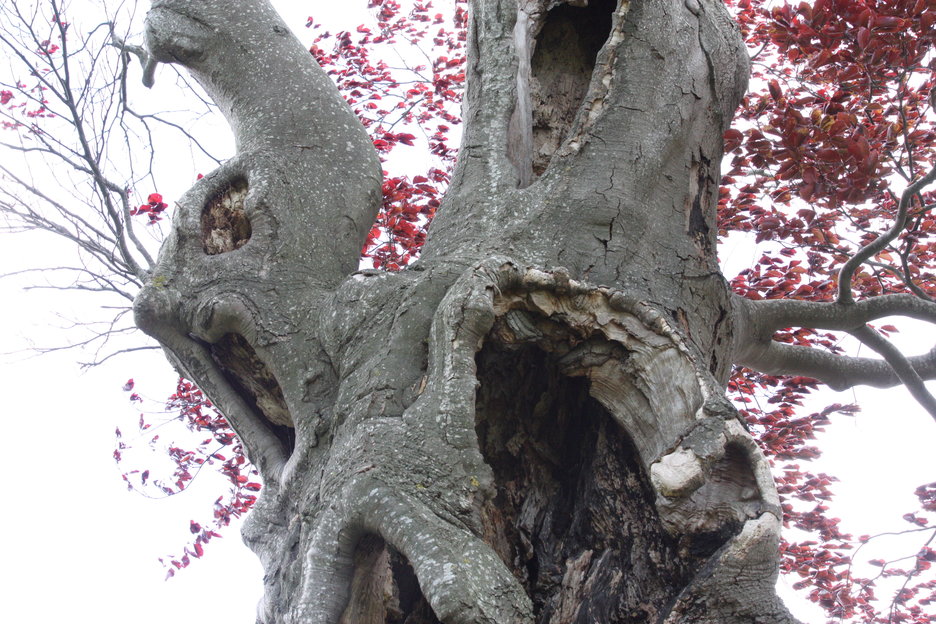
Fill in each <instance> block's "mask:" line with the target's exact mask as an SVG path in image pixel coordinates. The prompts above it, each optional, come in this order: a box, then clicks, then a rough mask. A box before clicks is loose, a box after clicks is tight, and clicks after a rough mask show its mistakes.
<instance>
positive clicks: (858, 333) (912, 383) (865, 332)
mask: <svg viewBox="0 0 936 624" xmlns="http://www.w3.org/2000/svg"><path fill="white" fill-rule="evenodd" d="M849 333H851V335H852V336H854V337H855V338H857V339H858V340H860V341H861V342H862V343H863V344H865V345H867V346H869V347H871V348H872V349H874V350H875V351H876V352H877V353H879V354H880V355H881V356H882V357H883V358H884V360H885V361H886V362H887V363H888V364H889V365H890V367H891V369H893V371H894V374H895V375H897V377H898V378H899V379H900V381H901V383H903V385H905V386H906V387H907V389H908V390H909V391H910V394H911V395H913V398H914V399H916V400H917V401H918V402H919V403H920V405H922V406H923V407H925V408H926V411H928V412H929V413H930V415H931V416H932V417H933V418H936V398H933V395H932V394H930V393H929V391H928V390H927V389H926V385H924V383H923V379H922V378H921V377H920V374H919V373H918V372H917V370H916V369H915V368H914V366H913V364H912V363H911V362H910V360H909V358H907V356H905V355H904V354H903V353H901V352H900V350H899V349H898V348H897V347H895V346H894V345H893V344H891V342H890V341H889V340H887V339H886V338H884V336H882V335H881V334H879V333H877V332H876V331H875V330H874V329H872V328H871V327H868V326H867V325H865V326H864V327H861V328H859V329H857V330H855V331H852V332H849Z"/></svg>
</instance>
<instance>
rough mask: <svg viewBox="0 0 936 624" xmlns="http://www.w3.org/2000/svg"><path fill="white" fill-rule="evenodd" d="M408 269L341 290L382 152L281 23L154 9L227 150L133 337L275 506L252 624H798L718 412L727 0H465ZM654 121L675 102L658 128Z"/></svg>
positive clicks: (186, 7) (759, 507) (247, 533)
mask: <svg viewBox="0 0 936 624" xmlns="http://www.w3.org/2000/svg"><path fill="white" fill-rule="evenodd" d="M469 40H470V60H469V68H468V74H469V82H468V92H467V96H466V104H465V111H464V116H465V121H466V131H465V138H464V142H463V146H462V150H461V155H460V160H459V163H458V165H457V169H456V173H455V176H454V182H453V185H452V187H451V189H450V191H449V192H448V194H447V196H446V199H445V201H444V203H443V206H442V208H441V209H440V211H439V216H438V217H437V219H436V222H435V223H434V224H433V226H432V230H431V232H430V236H429V240H428V242H427V245H426V247H425V250H424V252H423V255H422V257H421V259H420V260H419V261H418V262H417V263H416V264H415V265H413V266H411V267H410V268H408V269H407V270H405V271H402V272H400V273H397V274H387V273H380V272H374V271H362V272H354V269H355V265H356V262H357V255H358V251H359V250H360V248H361V243H362V240H363V236H364V234H365V232H366V231H367V228H368V227H369V226H370V224H371V221H372V219H373V217H374V215H375V213H376V209H377V203H378V201H379V185H380V168H379V166H378V162H377V159H376V157H375V155H374V152H373V149H372V147H371V145H370V143H369V140H368V138H367V136H366V134H365V133H364V131H363V130H362V129H361V128H360V126H359V125H358V124H357V122H356V120H355V119H354V117H353V115H352V113H351V112H350V110H348V108H347V106H345V104H344V103H343V102H342V101H341V98H340V96H339V95H338V94H337V92H336V91H335V89H334V87H333V86H332V85H331V84H330V83H329V82H328V80H327V78H326V77H325V76H324V74H323V73H322V72H321V70H320V69H319V68H318V67H317V66H316V65H315V63H314V61H313V60H312V57H311V56H310V55H309V54H308V53H307V52H306V51H305V50H304V49H303V48H302V46H301V45H300V44H299V43H298V42H297V41H295V39H294V38H293V37H292V36H291V35H290V34H289V33H288V30H287V29H286V27H285V25H283V24H282V22H281V21H280V20H279V18H278V17H277V16H276V15H275V13H274V12H273V11H272V10H271V9H270V8H269V7H268V6H267V4H266V2H264V1H263V0H242V1H240V2H238V3H237V9H236V10H233V9H232V7H231V4H230V3H229V2H222V1H220V0H157V1H155V2H154V3H153V9H152V11H151V12H150V14H149V17H148V20H147V43H148V47H149V50H150V53H151V54H152V56H153V58H154V59H156V60H158V61H160V62H176V63H181V64H183V65H184V66H186V67H187V68H188V70H189V71H191V72H192V74H193V75H194V76H195V78H196V79H198V80H199V81H200V82H201V83H202V84H203V85H204V86H205V88H206V89H207V90H208V92H209V93H210V94H211V95H212V97H214V98H215V99H216V101H217V102H218V103H219V105H220V106H221V108H222V109H223V110H224V112H225V114H226V115H227V116H228V118H229V119H230V122H231V125H232V128H233V129H234V132H235V134H236V137H237V145H238V154H237V156H236V157H235V158H234V159H233V160H232V161H231V162H229V163H227V164H225V165H224V166H223V167H221V169H219V170H218V171H216V172H214V173H213V174H210V175H208V176H206V177H205V178H204V179H202V180H201V181H199V182H198V183H197V184H196V185H195V186H194V187H193V188H192V190H191V191H190V192H189V193H188V194H187V195H186V196H185V197H184V198H183V199H182V201H181V202H180V208H179V211H178V213H177V217H176V221H175V223H174V227H173V234H172V236H171V237H170V238H169V239H168V240H167V242H166V244H165V246H164V248H163V250H162V252H161V255H160V260H159V266H158V270H157V271H156V272H155V274H154V276H153V278H152V279H151V281H150V283H149V284H148V285H147V286H146V288H144V290H143V291H142V292H141V294H140V296H139V297H138V299H137V302H136V315H137V320H138V323H139V324H140V326H141V327H142V328H143V329H144V330H146V331H147V332H149V333H150V334H152V335H153V336H155V337H156V338H157V339H159V340H160V341H161V343H162V344H163V345H164V346H165V348H166V351H167V353H168V355H169V357H170V359H171V360H172V361H173V362H174V363H175V365H176V366H177V367H178V368H179V370H180V371H181V372H182V373H183V374H184V375H186V376H187V377H189V378H191V379H193V380H195V381H196V382H197V383H198V384H199V385H200V387H202V389H204V390H205V391H206V392H207V394H208V396H209V397H211V399H212V400H213V401H214V402H215V403H216V404H217V405H218V406H219V407H220V408H221V409H222V410H223V411H224V413H225V414H226V415H227V416H228V417H229V420H230V421H231V423H232V424H233V426H234V427H235V429H236V430H237V432H238V434H239V435H240V436H241V437H242V439H243V441H244V443H245V447H246V448H247V450H248V454H249V456H250V458H251V459H252V460H253V461H254V463H255V464H257V466H258V467H259V468H260V471H261V473H262V476H263V479H264V485H265V487H264V489H263V494H262V497H261V499H260V501H259V502H258V504H257V507H256V509H255V510H254V512H252V515H251V517H250V518H249V520H248V522H247V524H246V525H245V528H244V538H245V540H246V541H247V543H248V545H249V546H250V547H251V548H252V549H253V550H254V551H255V552H256V553H257V554H258V556H259V557H260V558H261V560H262V562H263V565H264V567H265V570H266V575H265V583H266V595H265V597H264V600H263V602H262V604H261V605H260V607H259V612H258V621H260V622H264V623H265V624H273V623H279V622H288V623H292V624H299V623H302V624H306V623H310V624H311V623H315V624H338V623H352V622H353V623H355V624H368V623H385V622H386V623H389V622H393V623H397V622H399V623H408V624H430V623H433V622H442V623H444V624H468V623H472V624H475V623H484V622H486V623H492V624H494V623H496V624H512V623H516V624H520V623H524V624H527V623H533V622H536V623H537V624H566V623H569V624H571V623H583V624H584V623H586V622H588V623H599V624H611V623H615V624H617V623H625V622H627V623H630V622H634V623H636V622H660V623H662V622H665V623H676V622H680V623H688V622H693V623H703V622H704V623H708V622H711V623H713V624H714V623H715V622H718V623H721V624H724V623H732V622H737V623H741V622H764V623H777V624H780V623H786V622H792V619H791V618H790V617H789V615H788V614H787V613H786V611H785V609H784V608H783V606H782V604H781V603H780V602H779V601H778V600H777V599H776V597H775V596H774V590H773V584H774V581H775V578H776V572H777V539H778V537H777V536H778V531H779V520H778V517H779V513H780V512H779V507H778V503H777V497H776V492H775V490H774V486H773V482H772V480H771V477H770V474H769V470H768V468H767V464H766V462H765V460H764V458H763V456H762V455H761V454H760V452H759V451H758V449H757V447H756V445H755V444H754V442H753V440H752V439H751V438H750V436H749V435H748V434H747V432H746V431H745V430H744V427H743V425H742V424H741V423H740V421H739V420H738V419H737V415H736V413H735V411H734V410H733V408H732V407H731V406H730V404H729V403H728V402H727V400H726V399H725V398H724V395H723V392H722V384H723V383H724V380H725V376H726V373H727V371H728V368H729V366H730V364H731V357H732V354H731V352H730V348H731V341H730V339H729V337H730V335H731V332H732V329H733V326H732V323H733V311H732V308H731V304H730V296H729V292H728V289H727V286H726V283H725V280H724V279H723V278H722V276H721V274H720V273H719V272H718V269H717V265H716V259H715V256H714V238H713V237H714V232H715V229H716V228H715V225H714V219H715V201H716V192H717V180H718V175H719V171H718V169H719V162H720V159H721V144H722V133H723V131H724V129H725V127H726V125H727V123H728V122H729V120H730V117H731V114H732V112H733V110H734V107H735V105H736V103H737V101H738V99H739V98H740V96H741V94H742V91H743V89H744V85H745V82H746V76H747V64H746V63H747V57H746V55H745V51H744V47H743V45H742V43H741V41H740V38H739V36H738V34H737V32H736V30H735V27H734V25H733V24H732V22H731V21H730V19H729V17H728V16H727V14H726V12H725V9H724V7H723V6H722V5H721V3H720V2H718V1H717V0H641V1H639V2H638V1H636V0H635V1H634V2H632V3H629V2H627V1H626V0H618V1H616V2H615V1H611V0H590V1H585V0H578V1H574V2H573V1H569V2H562V1H558V0H553V1H548V0H476V1H475V2H474V3H473V4H472V19H471V25H470V32H469ZM661 103H662V104H661Z"/></svg>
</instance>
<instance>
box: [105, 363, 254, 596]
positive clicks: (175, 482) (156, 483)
mask: <svg viewBox="0 0 936 624" xmlns="http://www.w3.org/2000/svg"><path fill="white" fill-rule="evenodd" d="M134 386H135V383H134V381H133V379H130V380H128V381H127V383H126V384H124V387H123V389H124V391H125V392H130V391H131V390H133V388H134ZM131 400H134V401H142V398H141V397H140V396H139V395H137V394H133V395H131ZM165 408H166V410H168V411H169V412H170V413H172V414H173V415H172V417H171V418H169V419H167V420H164V421H162V422H160V423H159V425H158V426H155V427H154V426H153V424H151V423H150V422H149V421H148V420H147V417H146V416H145V415H144V414H140V419H139V425H138V429H139V431H138V434H139V435H138V437H139V438H140V439H142V440H144V441H145V442H146V444H147V445H148V446H149V447H151V448H157V443H158V442H159V439H160V434H159V433H155V431H156V430H161V428H162V426H164V425H166V424H167V423H169V422H173V421H175V422H181V423H182V424H184V425H185V428H186V429H188V431H189V432H191V434H192V435H190V436H189V437H190V438H192V440H191V441H190V442H186V443H184V444H177V443H170V444H168V445H167V446H165V448H164V451H165V453H166V455H167V456H168V457H169V459H170V460H171V462H172V465H173V466H174V470H173V472H172V476H171V477H170V478H169V479H168V480H163V479H155V480H150V471H149V470H143V471H142V472H141V471H140V470H130V471H128V472H125V473H123V475H122V476H123V480H124V481H125V482H126V484H127V489H129V490H134V491H137V492H140V493H142V494H143V495H145V496H148V497H153V498H158V497H166V496H173V495H175V494H179V493H180V492H183V491H185V490H186V489H187V488H188V487H189V486H190V485H191V483H192V480H193V479H194V478H195V476H197V475H198V473H199V472H201V470H202V468H203V467H205V466H212V468H213V469H214V470H216V471H217V472H219V473H220V474H222V475H223V476H224V477H225V478H226V479H227V481H229V482H230V490H229V491H228V492H227V494H225V495H222V496H219V497H218V498H217V500H215V502H214V511H213V518H212V520H211V522H210V524H211V525H212V527H213V528H212V529H205V528H203V526H202V524H201V523H198V522H195V521H194V520H191V521H190V522H189V530H190V531H191V533H192V534H193V535H195V537H194V539H193V541H192V542H190V543H189V544H188V545H187V546H186V547H185V548H184V550H183V556H182V557H175V558H170V560H169V563H168V564H166V565H168V566H172V567H170V568H169V571H168V575H167V578H168V577H171V576H173V575H174V574H175V570H176V569H178V568H184V567H186V566H188V565H189V563H191V558H192V557H194V558H196V559H197V558H199V557H201V556H202V555H203V554H204V545H205V544H207V543H208V542H209V541H211V539H212V538H214V537H221V535H220V534H219V533H218V531H220V530H221V529H222V528H224V527H226V526H227V525H228V524H230V522H231V519H232V518H239V517H240V516H241V515H243V514H245V513H246V512H247V511H249V510H250V508H251V507H253V505H254V503H255V502H256V501H257V497H256V494H255V493H256V492H259V491H260V488H261V486H260V484H259V483H257V482H255V481H251V478H252V477H256V476H257V471H256V470H255V469H254V468H253V466H251V465H250V463H249V462H248V461H247V457H246V455H245V454H244V449H243V447H242V446H241V444H240V441H239V440H238V439H237V437H236V436H235V435H234V432H233V430H232V429H231V427H230V425H229V424H228V422H227V420H225V419H224V416H222V415H221V413H220V412H218V411H217V410H216V409H214V406H212V404H211V402H210V401H209V400H208V399H207V398H206V397H205V396H204V395H203V394H202V392H201V390H199V389H198V388H196V387H195V385H194V384H192V383H191V382H189V381H186V380H184V379H179V381H178V384H177V385H176V391H175V393H173V394H172V395H171V396H170V397H169V399H168V400H167V401H166V403H165ZM116 437H117V448H116V449H115V450H114V459H115V460H116V461H117V462H118V463H119V462H121V461H122V460H123V454H124V452H125V451H127V450H129V449H130V448H131V445H130V444H129V443H127V442H125V441H124V439H123V434H122V432H121V431H120V429H117V431H116ZM137 475H138V476H137ZM161 561H162V560H161Z"/></svg>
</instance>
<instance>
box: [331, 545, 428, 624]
mask: <svg viewBox="0 0 936 624" xmlns="http://www.w3.org/2000/svg"><path fill="white" fill-rule="evenodd" d="M338 624H440V623H439V620H438V619H437V618H436V616H435V614H434V613H433V612H432V608H431V607H430V606H429V602H428V601H427V600H426V598H425V596H423V594H422V591H421V590H420V589H419V584H418V583H417V581H416V574H415V572H413V568H412V567H411V566H410V564H409V562H408V561H407V560H406V558H405V557H404V556H403V555H401V554H400V553H399V552H397V551H396V550H395V549H394V548H392V547H391V546H389V545H388V544H387V543H386V542H384V541H383V540H382V539H381V538H380V537H378V536H376V535H366V536H364V537H363V538H362V539H361V541H360V542H358V545H357V548H356V549H355V551H354V577H353V579H352V581H351V592H350V597H349V600H348V606H347V607H346V608H345V610H344V613H343V614H342V616H341V620H339V623H338Z"/></svg>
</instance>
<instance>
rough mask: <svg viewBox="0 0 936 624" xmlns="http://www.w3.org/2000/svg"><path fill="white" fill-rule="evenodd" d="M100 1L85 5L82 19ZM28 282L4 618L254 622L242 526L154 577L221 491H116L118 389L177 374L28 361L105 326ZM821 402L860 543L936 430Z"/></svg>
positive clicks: (293, 16)
mask: <svg viewBox="0 0 936 624" xmlns="http://www.w3.org/2000/svg"><path fill="white" fill-rule="evenodd" d="M96 4H97V3H95V2H91V3H90V6H91V8H90V9H87V10H94V5H96ZM275 4H277V5H278V6H279V8H280V9H281V10H282V11H283V12H284V13H285V19H286V21H287V23H288V24H289V25H290V26H291V27H293V29H294V30H296V32H297V34H299V35H300V37H304V38H305V39H306V40H307V39H308V34H309V33H308V31H307V30H306V29H305V28H303V26H304V24H305V19H306V16H308V15H314V16H316V20H317V21H319V22H326V21H328V20H330V19H332V18H333V17H332V16H330V15H328V13H329V12H334V11H335V9H334V8H333V7H334V6H335V5H336V4H338V3H333V2H324V1H320V0H307V1H303V2H285V1H280V2H275ZM77 6H78V5H76V7H77ZM340 6H341V7H342V10H343V11H344V12H345V14H346V15H345V19H346V20H347V23H348V24H352V25H353V24H356V23H359V22H360V21H362V20H361V17H359V16H355V15H354V14H353V13H352V12H351V11H352V9H353V10H354V11H357V12H359V13H360V12H362V11H364V8H365V7H366V0H354V1H351V0H345V1H344V2H342V3H341V4H340ZM158 88H159V83H157V89H158ZM219 141H220V142H221V143H222V144H223V143H224V142H225V141H226V139H223V138H219ZM177 177H178V178H179V179H180V180H181V181H183V183H182V184H180V188H179V192H181V190H183V189H184V186H185V184H187V182H184V180H186V179H189V178H190V177H191V171H190V170H186V171H183V172H180V173H179V175H178V176H177ZM160 190H163V189H160ZM67 253H68V250H67V249H66V248H62V247H61V246H57V245H55V244H53V243H52V242H51V241H49V240H48V239H47V238H44V237H40V236H23V237H17V238H12V237H4V238H3V240H2V242H0V266H2V267H3V270H4V271H6V270H10V269H12V268H16V267H28V266H38V265H39V264H41V263H45V261H46V260H47V259H48V258H49V257H50V256H52V257H55V254H67ZM753 253H754V252H752V251H751V250H749V249H747V248H745V247H744V246H739V247H737V248H734V249H732V250H729V251H727V252H724V253H723V255H725V256H726V258H725V259H726V260H727V261H728V262H729V263H730V264H731V266H732V267H738V268H740V267H743V266H747V265H748V264H749V263H750V262H751V261H752V260H753V258H752V257H751V254H753ZM22 284H23V282H22V281H17V280H0V301H3V302H4V305H3V306H2V307H0V352H2V353H4V354H5V355H2V356H0V390H2V392H3V394H4V401H3V410H2V411H3V417H2V419H0V451H2V452H0V458H2V459H0V462H2V467H3V471H2V474H3V477H4V478H5V484H4V485H5V486H6V487H5V488H4V491H3V501H4V502H3V504H2V506H0V510H2V513H0V531H2V535H4V537H5V538H6V540H5V542H4V549H3V551H2V560H3V562H4V565H3V566H0V596H3V598H4V600H3V603H4V606H3V608H0V614H2V617H3V619H4V620H6V621H9V622H18V623H22V624H30V623H33V622H35V623H45V622H53V621H72V620H75V619H79V620H88V621H94V622H96V624H118V623H120V624H123V623H125V622H134V623H135V624H149V623H153V624H156V623H159V624H164V623H165V622H167V621H172V620H174V621H181V622H196V621H204V622H211V621H222V622H231V623H235V622H244V623H247V624H250V623H252V622H253V613H254V608H255V605H256V602H257V600H258V599H259V596H260V594H261V591H262V581H261V579H262V570H261V568H260V565H259V563H258V562H257V560H256V559H255V557H254V556H253V555H252V554H251V553H250V552H249V551H248V550H247V549H246V547H244V546H243V545H242V544H241V542H240V537H239V534H238V532H237V530H236V528H234V527H232V528H231V529H229V530H228V531H227V532H226V535H225V537H224V538H223V539H221V540H215V541H214V542H212V543H211V544H210V545H209V546H208V547H207V548H206V557H205V558H204V559H202V560H200V561H197V562H195V563H194V564H193V565H191V566H190V567H189V568H188V569H187V570H185V571H183V572H181V573H180V574H178V575H177V577H176V578H175V579H172V580H171V581H168V582H164V580H163V579H164V576H165V569H164V568H163V567H162V566H161V565H160V564H159V563H158V561H157V558H158V557H160V556H166V555H169V554H173V553H178V552H180V550H181V548H182V546H183V545H184V544H185V543H186V541H187V540H188V539H189V537H190V534H189V532H188V521H189V519H190V518H205V517H207V516H208V515H209V514H210V507H211V502H212V501H213V500H214V499H215V498H216V497H217V496H218V495H219V494H220V493H221V492H222V491H223V488H224V486H223V484H222V483H221V482H219V481H217V480H215V481H211V480H210V479H202V480H200V481H202V483H199V484H197V485H196V487H194V488H193V489H192V491H191V492H188V493H186V494H183V495H182V496H178V497H174V498H171V499H167V500H158V501H154V500H149V499H145V498H142V497H140V496H138V495H135V494H131V493H128V492H127V491H126V488H125V486H124V484H123V483H122V481H121V480H120V476H119V470H118V468H117V467H116V466H115V463H114V461H113V459H112V456H111V454H112V452H113V448H114V435H113V432H114V428H115V426H120V427H121V428H122V429H124V430H125V431H129V430H132V428H133V424H134V423H135V421H136V418H137V415H138V413H139V409H138V408H137V407H136V406H134V405H131V404H129V402H128V400H127V394H126V393H124V392H122V391H121V386H122V385H123V383H124V382H125V381H126V379H127V378H128V377H135V378H136V379H137V380H139V382H140V383H141V384H142V387H141V388H142V390H143V391H144V392H145V393H148V394H150V395H152V396H153V397H154V398H160V397H162V396H165V395H166V394H168V392H169V391H171V389H172V387H173V386H172V385H173V383H174V376H173V373H172V372H171V370H169V369H168V367H167V366H166V365H165V364H164V361H163V360H162V359H161V358H162V356H161V355H160V354H159V352H156V351H151V352H143V353H140V354H134V355H128V356H125V357H122V358H120V359H118V360H115V361H110V362H108V363H106V364H105V365H102V366H100V367H97V368H93V369H91V370H89V371H81V370H80V369H79V367H78V366H77V364H76V360H80V359H87V355H84V354H81V353H76V352H74V351H64V352H59V353H54V354H48V355H43V356H40V357H34V356H33V354H31V353H29V352H28V351H26V352H24V351H23V350H24V349H28V347H29V346H30V345H40V346H48V345H55V344H61V342H60V341H61V340H64V338H63V336H64V335H66V334H64V333H63V331H66V330H60V329H56V327H62V326H63V325H67V323H68V322H69V321H68V320H69V319H72V320H78V319H88V318H100V317H99V316H97V315H100V314H101V312H100V311H99V310H97V308H96V303H95V302H93V301H91V300H89V298H88V297H79V296H73V295H72V294H69V293H63V292H58V291H52V292H50V291H35V290H32V291H24V290H22V289H21V288H20V286H21V285H22ZM921 336H922V337H923V340H922V341H921ZM900 339H901V338H900V337H898V340H900ZM903 339H904V340H906V341H907V346H908V347H909V348H910V350H911V351H913V350H914V349H915V348H916V349H915V350H916V351H918V350H919V348H918V345H919V344H920V343H921V342H922V343H923V344H925V345H926V348H929V347H930V346H931V345H932V343H933V332H932V329H931V328H927V329H924V330H922V333H916V334H913V333H910V332H906V333H905V335H904V338H903ZM933 389H934V390H936V388H933ZM830 395H831V398H830V399H829V400H832V401H840V402H851V401H853V400H855V399H857V400H858V401H860V402H861V403H862V405H863V406H864V411H863V412H862V413H861V414H859V415H857V416H855V417H849V418H846V417H838V418H837V419H836V422H835V424H834V425H833V426H832V427H831V428H830V431H829V433H828V434H827V435H826V437H825V439H824V440H822V446H823V448H824V449H825V457H824V458H823V459H822V460H821V462H819V463H818V465H817V466H815V467H814V469H816V470H825V471H828V472H832V473H834V474H836V475H838V476H840V477H841V478H842V483H840V484H838V485H837V486H836V488H835V491H836V492H837V493H838V501H837V503H836V505H837V506H836V508H835V509H836V514H837V515H841V516H842V517H843V518H844V519H845V521H844V522H843V525H844V528H845V530H847V531H852V532H854V533H855V534H862V533H876V532H880V531H884V530H893V529H895V528H896V529H899V528H902V522H901V520H900V516H901V515H902V514H903V513H905V512H906V511H910V510H912V509H914V508H915V499H914V498H913V496H912V491H913V488H914V487H915V486H916V485H919V484H921V483H924V482H927V481H936V466H934V463H933V459H932V458H933V453H932V441H933V440H934V438H936V426H934V424H933V422H932V419H930V418H929V416H927V415H926V414H925V412H924V411H923V410H922V409H921V408H919V407H918V406H917V405H916V404H915V403H914V402H913V401H912V400H911V399H909V397H908V396H907V394H906V392H905V391H903V390H902V389H896V390H893V391H890V392H883V393H882V392H872V391H865V390H861V391H858V392H856V393H852V392H847V393H843V394H842V395H839V396H835V395H832V393H830ZM144 467H145V466H144ZM797 608H798V609H799V608H800V607H797ZM800 613H801V615H800V617H802V618H804V619H806V620H807V621H819V620H818V616H816V615H815V614H813V613H810V612H809V611H800Z"/></svg>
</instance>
